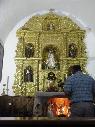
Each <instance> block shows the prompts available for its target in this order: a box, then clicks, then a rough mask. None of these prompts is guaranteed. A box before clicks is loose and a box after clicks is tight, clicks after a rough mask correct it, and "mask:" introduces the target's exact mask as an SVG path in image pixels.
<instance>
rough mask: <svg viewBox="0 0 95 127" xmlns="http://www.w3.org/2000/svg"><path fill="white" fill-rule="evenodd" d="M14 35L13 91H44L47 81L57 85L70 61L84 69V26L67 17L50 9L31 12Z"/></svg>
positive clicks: (26, 93) (63, 78) (22, 93)
mask: <svg viewBox="0 0 95 127" xmlns="http://www.w3.org/2000/svg"><path fill="white" fill-rule="evenodd" d="M17 37H18V43H17V49H16V56H15V63H16V74H15V81H14V85H13V91H14V93H15V95H25V96H32V95H34V93H35V92H36V91H46V89H47V86H48V84H49V83H51V82H52V83H53V84H54V85H55V86H57V84H58V82H59V81H60V80H65V78H66V77H67V76H68V75H69V68H70V67H71V66H72V65H75V64H80V65H81V67H82V69H83V70H84V71H85V66H86V63H87V56H86V46H85V43H84V37H85V30H82V29H81V28H80V27H79V26H78V25H77V24H76V23H75V22H73V21H72V20H71V19H70V18H69V17H67V16H60V15H58V14H56V13H55V12H53V11H50V12H48V13H46V14H43V15H35V16H32V18H30V19H29V21H28V22H26V23H25V25H24V26H22V27H21V28H20V29H19V30H18V31H17Z"/></svg>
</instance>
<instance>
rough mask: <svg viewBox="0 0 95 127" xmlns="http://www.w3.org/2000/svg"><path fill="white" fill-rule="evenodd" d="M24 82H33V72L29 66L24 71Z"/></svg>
mask: <svg viewBox="0 0 95 127" xmlns="http://www.w3.org/2000/svg"><path fill="white" fill-rule="evenodd" d="M24 82H33V72H32V69H31V66H28V67H26V68H25V69H24Z"/></svg>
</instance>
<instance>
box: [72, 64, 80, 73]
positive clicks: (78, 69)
mask: <svg viewBox="0 0 95 127" xmlns="http://www.w3.org/2000/svg"><path fill="white" fill-rule="evenodd" d="M77 71H81V66H80V65H74V66H72V74H74V73H76V72H77Z"/></svg>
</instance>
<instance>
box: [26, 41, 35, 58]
mask: <svg viewBox="0 0 95 127" xmlns="http://www.w3.org/2000/svg"><path fill="white" fill-rule="evenodd" d="M33 55H34V48H33V45H32V44H31V43H28V44H27V45H26V47H25V57H27V58H30V57H33Z"/></svg>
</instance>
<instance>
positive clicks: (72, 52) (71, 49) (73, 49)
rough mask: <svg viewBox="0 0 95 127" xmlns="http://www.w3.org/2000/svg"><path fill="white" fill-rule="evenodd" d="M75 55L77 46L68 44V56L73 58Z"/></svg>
mask: <svg viewBox="0 0 95 127" xmlns="http://www.w3.org/2000/svg"><path fill="white" fill-rule="evenodd" d="M76 56H77V48H76V45H75V44H73V43H72V44H70V45H69V57H72V58H75V57H76Z"/></svg>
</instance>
